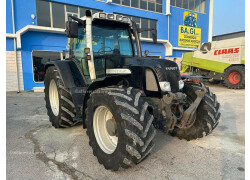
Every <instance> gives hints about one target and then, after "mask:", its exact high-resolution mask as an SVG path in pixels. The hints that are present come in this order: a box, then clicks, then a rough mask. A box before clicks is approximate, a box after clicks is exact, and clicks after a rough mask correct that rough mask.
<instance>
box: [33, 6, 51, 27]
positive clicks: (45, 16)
mask: <svg viewBox="0 0 250 180" xmlns="http://www.w3.org/2000/svg"><path fill="white" fill-rule="evenodd" d="M36 13H37V14H39V16H37V24H38V25H39V26H46V27H50V26H51V22H50V5H49V3H48V2H46V1H36Z"/></svg>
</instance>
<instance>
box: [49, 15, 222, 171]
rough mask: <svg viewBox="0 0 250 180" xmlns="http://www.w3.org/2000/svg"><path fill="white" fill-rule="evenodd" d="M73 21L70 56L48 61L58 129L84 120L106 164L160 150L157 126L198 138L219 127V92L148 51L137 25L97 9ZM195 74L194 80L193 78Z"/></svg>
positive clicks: (130, 161) (124, 164)
mask: <svg viewBox="0 0 250 180" xmlns="http://www.w3.org/2000/svg"><path fill="white" fill-rule="evenodd" d="M69 19H70V21H67V22H66V34H67V37H68V47H69V53H68V58H67V59H65V60H60V61H53V62H50V63H49V64H47V65H46V66H45V69H46V70H45V71H46V74H45V80H44V83H45V100H46V108H47V112H48V116H49V119H50V121H51V123H52V125H53V126H54V127H55V128H67V127H71V126H74V125H78V124H83V128H87V135H88V136H89V144H90V146H91V147H92V148H93V154H94V155H95V156H96V157H97V159H98V161H99V163H101V164H103V165H104V167H105V168H106V169H111V170H118V169H119V168H128V167H131V166H133V165H134V164H137V163H139V162H141V161H142V160H143V159H144V158H145V157H147V156H148V155H149V153H150V152H151V151H152V149H153V148H154V142H153V139H154V136H155V134H156V130H155V128H157V129H161V130H162V131H164V132H166V133H170V134H171V135H173V136H177V137H178V138H180V139H186V140H192V139H197V138H202V137H203V136H206V135H208V134H210V133H211V132H212V130H213V129H214V128H215V127H216V126H217V125H218V120H219V117H220V112H219V107H220V104H219V103H218V102H217V99H216V96H215V95H214V94H213V93H212V92H211V91H210V90H209V88H207V87H205V86H204V85H203V84H202V83H199V82H198V83H197V82H194V81H192V80H190V78H188V77H187V76H185V77H182V76H181V75H180V72H179V68H178V65H177V64H176V63H175V62H173V61H170V60H166V59H156V58H150V57H147V53H145V55H142V52H141V45H140V39H139V35H138V34H139V33H141V32H143V31H151V33H152V37H153V41H154V42H155V43H156V41H157V33H156V30H154V29H139V28H137V26H136V23H135V22H133V21H131V20H130V19H129V18H127V17H125V16H123V15H119V14H109V13H102V12H100V13H96V14H94V15H91V12H90V11H88V10H87V11H86V16H84V17H82V18H76V17H74V16H69ZM192 78H193V77H192Z"/></svg>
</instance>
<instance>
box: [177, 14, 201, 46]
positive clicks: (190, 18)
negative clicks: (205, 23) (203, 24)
mask: <svg viewBox="0 0 250 180" xmlns="http://www.w3.org/2000/svg"><path fill="white" fill-rule="evenodd" d="M200 43H201V29H200V28H197V13H193V12H188V11H184V13H183V25H179V37H178V46H180V47H194V48H197V47H198V46H199V45H200Z"/></svg>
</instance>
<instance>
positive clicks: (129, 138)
mask: <svg viewBox="0 0 250 180" xmlns="http://www.w3.org/2000/svg"><path fill="white" fill-rule="evenodd" d="M141 94H142V93H141V92H140V91H139V90H137V89H132V88H118V87H108V88H100V89H98V90H96V91H94V92H93V93H92V94H91V95H90V97H89V99H88V102H87V108H86V124H87V135H88V136H89V144H90V146H91V147H92V149H93V154H94V155H95V156H96V157H97V159H98V161H99V163H100V164H103V165H104V167H105V168H106V169H111V170H114V171H116V170H118V169H119V168H129V167H131V166H132V165H133V164H137V163H139V162H141V161H142V160H143V159H144V158H145V157H146V156H147V155H148V154H149V153H150V152H151V151H152V149H153V147H154V143H153V141H152V140H153V138H154V136H155V134H156V131H155V129H154V127H153V125H152V122H153V119H154V116H153V115H152V114H150V113H149V111H148V103H147V102H145V101H144V100H143V98H142V97H141ZM98 114H99V115H98ZM97 117H98V118H97ZM101 117H103V118H101ZM97 121H99V122H97ZM111 121H113V124H114V125H111V127H112V128H111V130H110V129H108V126H109V124H110V123H111ZM97 126H99V128H98V127H97ZM98 131H100V132H98ZM110 131H111V132H110ZM105 134H106V135H105ZM109 136H111V137H109ZM109 138H110V139H109ZM112 139H113V140H112Z"/></svg>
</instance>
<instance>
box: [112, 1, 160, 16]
mask: <svg viewBox="0 0 250 180" xmlns="http://www.w3.org/2000/svg"><path fill="white" fill-rule="evenodd" d="M113 3H115V4H121V5H124V6H129V7H134V8H140V9H144V10H148V11H153V12H159V13H162V0H113Z"/></svg>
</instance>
